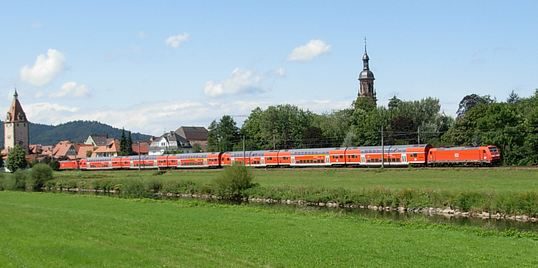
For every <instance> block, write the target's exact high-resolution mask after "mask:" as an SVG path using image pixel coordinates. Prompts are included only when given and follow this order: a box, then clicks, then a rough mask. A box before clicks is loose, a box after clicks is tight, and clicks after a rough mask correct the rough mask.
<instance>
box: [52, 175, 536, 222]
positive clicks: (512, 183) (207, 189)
mask: <svg viewBox="0 0 538 268" xmlns="http://www.w3.org/2000/svg"><path fill="white" fill-rule="evenodd" d="M221 172H222V171H220V170H209V171H208V170H197V171H168V172H164V173H163V172H157V171H145V172H136V171H120V172H67V173H63V172H62V173H57V179H55V180H52V181H50V182H48V183H47V187H48V188H49V189H59V188H71V189H72V188H82V189H91V190H102V191H110V190H115V191H119V192H121V193H122V195H124V196H126V197H144V196H149V195H151V194H152V193H156V192H161V193H174V194H209V195H211V194H215V192H216V191H215V185H213V184H212V181H213V180H214V179H215V178H216V177H217V176H218V175H219V174H221ZM253 173H254V175H255V177H254V178H255V179H254V182H255V183H256V184H257V186H256V187H253V188H251V189H248V190H246V191H243V193H242V194H243V196H244V197H245V198H264V199H273V200H276V201H279V200H302V201H305V202H311V203H327V202H334V203H338V204H339V205H341V206H344V205H356V206H368V205H371V206H383V207H393V208H396V207H405V208H426V207H435V208H446V207H450V208H453V209H458V210H460V211H464V212H490V213H493V214H496V213H500V214H506V215H527V216H531V217H536V216H538V191H537V190H536V189H538V170H528V169H506V168H505V169H418V170H417V169H390V170H385V171H381V170H379V169H376V170H372V169H370V170H365V169H357V170H349V169H345V170H340V169H306V170H305V169H285V170H283V169H274V170H253Z"/></svg>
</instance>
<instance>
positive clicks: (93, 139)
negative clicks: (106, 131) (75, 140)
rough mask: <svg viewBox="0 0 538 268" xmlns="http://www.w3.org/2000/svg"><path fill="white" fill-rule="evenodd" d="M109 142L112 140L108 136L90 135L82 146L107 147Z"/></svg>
mask: <svg viewBox="0 0 538 268" xmlns="http://www.w3.org/2000/svg"><path fill="white" fill-rule="evenodd" d="M110 140H113V139H111V138H109V137H108V135H96V134H92V135H90V136H88V138H87V139H86V141H85V142H84V144H88V145H93V146H94V147H97V146H104V145H107V144H108V143H109V142H110Z"/></svg>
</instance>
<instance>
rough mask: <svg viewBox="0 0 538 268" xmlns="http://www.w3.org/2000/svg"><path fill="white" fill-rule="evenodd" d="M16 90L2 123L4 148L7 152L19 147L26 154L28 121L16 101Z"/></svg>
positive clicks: (17, 100)
mask: <svg viewBox="0 0 538 268" xmlns="http://www.w3.org/2000/svg"><path fill="white" fill-rule="evenodd" d="M18 97H19V95H18V94H17V90H15V94H13V102H11V107H10V108H9V111H8V112H7V116H6V121H5V122H4V147H5V149H6V150H7V151H9V150H11V149H12V148H13V147H15V145H17V144H18V145H20V146H21V147H22V148H23V149H24V150H25V151H26V152H28V148H29V147H28V146H29V136H30V135H29V132H28V120H27V119H26V114H25V113H24V110H23V109H22V106H21V103H20V102H19V99H18Z"/></svg>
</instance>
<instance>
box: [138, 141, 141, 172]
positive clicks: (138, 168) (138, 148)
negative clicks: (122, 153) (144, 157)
mask: <svg viewBox="0 0 538 268" xmlns="http://www.w3.org/2000/svg"><path fill="white" fill-rule="evenodd" d="M140 158H141V156H140V141H138V171H140V170H141V169H140Z"/></svg>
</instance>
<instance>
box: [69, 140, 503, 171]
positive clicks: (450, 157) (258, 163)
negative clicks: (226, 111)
mask: <svg viewBox="0 0 538 268" xmlns="http://www.w3.org/2000/svg"><path fill="white" fill-rule="evenodd" d="M499 162H500V152H499V149H498V148H497V147H495V146H491V145H489V146H480V147H449V148H432V147H431V146H429V145H427V144H413V145H387V146H383V147H381V146H362V147H343V148H315V149H293V150H268V151H244V152H243V151H234V152H210V153H188V154H175V155H161V156H154V155H141V156H138V155H132V156H118V157H94V158H88V159H81V160H68V161H60V169H61V170H70V169H80V170H107V169H138V168H144V169H153V168H155V169H156V168H179V169H186V168H218V167H224V166H230V165H232V164H235V163H241V164H245V165H247V166H252V167H288V166H290V167H323V166H325V167H329V166H359V167H380V166H382V165H383V166H387V167H392V166H395V167H407V166H427V165H431V166H437V165H471V164H472V165H492V164H497V163H499Z"/></svg>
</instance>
